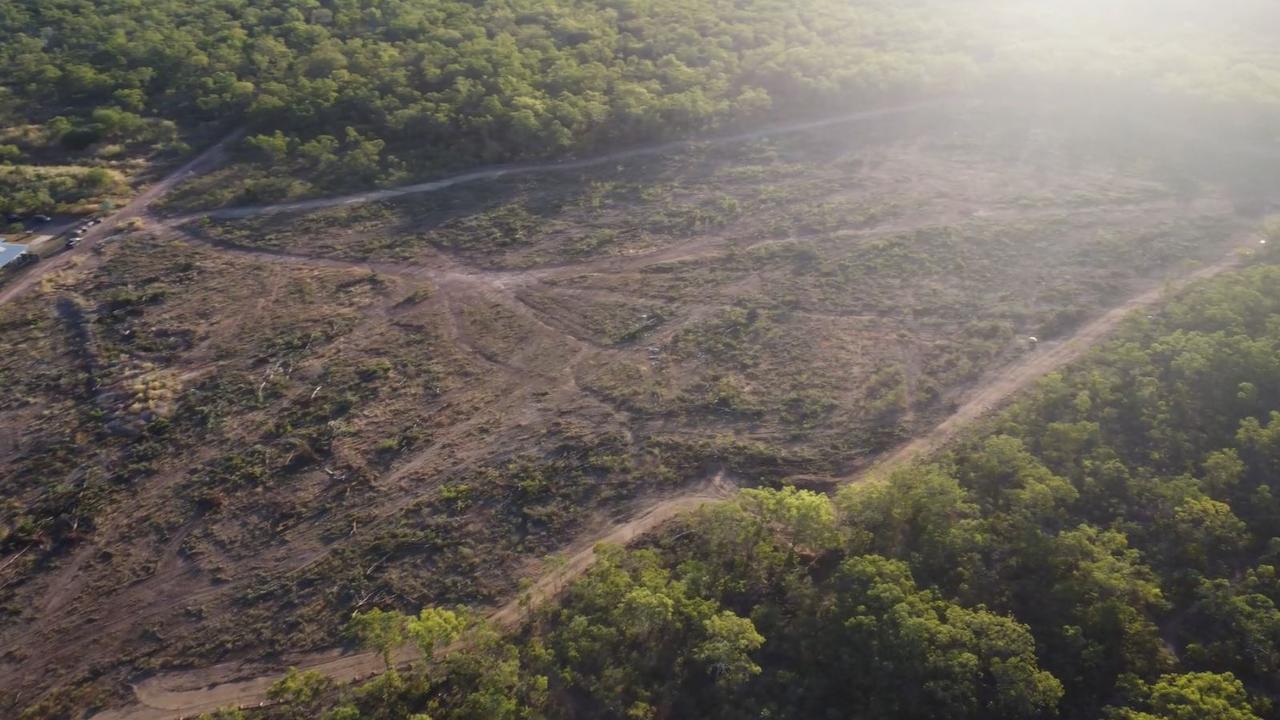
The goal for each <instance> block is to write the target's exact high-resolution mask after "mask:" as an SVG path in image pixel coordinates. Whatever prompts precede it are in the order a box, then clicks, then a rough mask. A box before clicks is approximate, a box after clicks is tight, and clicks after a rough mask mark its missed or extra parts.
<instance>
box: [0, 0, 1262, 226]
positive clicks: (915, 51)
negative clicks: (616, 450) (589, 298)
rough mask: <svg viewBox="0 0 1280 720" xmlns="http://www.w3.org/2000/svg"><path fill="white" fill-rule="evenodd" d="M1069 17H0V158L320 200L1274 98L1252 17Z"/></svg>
mask: <svg viewBox="0 0 1280 720" xmlns="http://www.w3.org/2000/svg"><path fill="white" fill-rule="evenodd" d="M1059 5H1062V7H1059ZM1070 5H1071V8H1070V9H1064V8H1065V6H1066V4H1056V3H1043V2H1033V1H1032V0H967V1H964V2H949V1H948V2H943V1H941V0H906V1H902V0H857V1H856V2H850V1H848V0H802V1H801V2H781V1H779V0H750V1H748V2H731V1H730V0H481V1H478V2H462V1H460V0H444V1H441V2H430V3H426V2H421V1H420V0H391V1H390V2H373V1H372V0H326V1H320V0H217V1H215V2H201V3H190V2H185V1H184V0H157V1H155V2H147V3H136V2H129V1H127V0H108V1H107V2H89V1H88V0H41V1H40V2H30V1H28V0H0V28H3V30H0V78H3V81H0V82H2V84H0V125H8V126H11V130H10V131H8V135H9V136H10V137H4V138H0V147H4V146H8V147H10V148H11V151H10V152H8V161H9V162H17V163H21V162H46V161H50V160H51V159H52V158H54V157H59V156H61V154H65V153H69V154H72V155H75V156H79V157H82V158H84V160H85V161H94V160H96V159H98V158H100V153H99V152H98V151H99V150H101V149H102V148H104V147H111V148H126V149H133V150H134V151H142V150H144V149H150V150H151V151H155V150H160V151H181V150H182V148H183V147H184V145H183V144H182V142H181V141H180V140H179V136H184V137H189V138H192V137H195V138H199V137H202V136H201V135H200V133H199V132H198V131H199V130H200V129H202V128H205V129H208V128H211V127H215V126H216V127H218V128H222V129H223V130H225V129H227V128H230V127H232V126H235V125H244V126H246V127H248V128H249V137H248V139H247V140H246V141H245V143H244V146H243V147H244V150H245V153H246V154H245V158H246V159H248V160H251V161H254V162H257V163H259V164H261V165H262V166H263V167H271V168H274V174H275V175H276V176H279V175H292V176H298V177H305V178H308V181H309V182H310V183H312V184H313V185H314V186H315V188H319V189H326V188H328V189H333V188H338V187H342V186H363V185H369V184H376V183H383V184H385V183H392V182H396V181H399V180H403V179H405V178H407V177H411V176H421V175H424V174H430V173H432V172H438V171H440V170H442V169H447V168H451V167H456V166H463V165H468V164H475V163H479V162H497V161H506V160H515V159H523V158H532V157H542V156H554V155H559V154H564V153H568V152H588V151H592V150H596V149H599V148H603V147H614V146H617V145H620V144H628V143H636V142H641V141H645V140H650V139H653V138H657V137H672V136H687V135H691V134H696V133H699V132H703V131H707V130H709V129H714V128H717V127H723V126H726V125H745V124H753V123H755V124H758V123H760V122H763V121H765V120H767V119H770V118H778V117H783V116H787V115H797V114H816V113H821V112H824V111H826V112H829V111H831V109H832V108H846V107H864V106H867V105H870V104H876V103H885V102H889V101H893V100H895V99H901V98H905V97H917V96H922V95H930V96H936V95H939V94H944V93H954V92H957V91H964V90H971V89H974V88H975V87H980V86H982V85H983V84H984V83H992V82H995V83H997V84H998V83H1004V82H1007V81H1013V80H1016V81H1017V82H1021V83H1029V84H1030V86H1032V87H1037V86H1041V85H1043V84H1044V83H1049V84H1050V85H1054V84H1057V83H1059V82H1072V83H1079V82H1086V83H1087V82H1104V81H1105V82H1106V83H1111V84H1115V83H1116V82H1121V83H1123V82H1126V81H1135V82H1138V83H1140V84H1142V85H1143V86H1144V87H1146V88H1147V89H1148V90H1150V91H1152V92H1159V93H1172V94H1174V95H1182V96H1190V97H1195V98H1198V99H1200V100H1211V101H1213V102H1215V103H1220V104H1222V103H1225V104H1228V105H1239V104H1240V103H1245V104H1247V105H1249V106H1250V107H1254V108H1258V107H1266V108H1270V109H1272V110H1274V109H1275V108H1276V107H1277V106H1278V105H1280V60H1278V59H1277V53H1276V52H1275V50H1274V48H1272V47H1269V46H1268V45H1267V44H1266V41H1265V37H1262V38H1259V37H1256V36H1255V33H1256V28H1258V27H1260V26H1261V27H1265V26H1266V24H1267V23H1268V22H1272V23H1274V22H1275V20H1276V18H1277V17H1278V11H1277V10H1276V9H1275V8H1270V9H1269V8H1268V6H1267V5H1266V4H1265V3H1260V2H1252V1H1249V2H1242V3H1238V8H1236V9H1234V10H1233V12H1232V13H1230V14H1229V15H1227V17H1228V18H1231V19H1232V22H1226V21H1223V20H1221V19H1219V20H1218V21H1217V22H1208V21H1207V20H1206V18H1208V17H1213V18H1218V17H1219V15H1212V14H1209V13H1207V12H1206V11H1207V10H1208V9H1210V8H1211V7H1215V6H1211V4H1209V3H1205V2H1190V1H1186V2H1182V3H1176V4H1173V5H1170V4H1169V3H1160V4H1159V5H1158V6H1157V5H1156V4H1154V3H1150V2H1146V1H1145V0H1129V2H1127V3H1072V4H1070ZM1117 8H1119V9H1117ZM1190 21H1194V22H1195V23H1196V24H1195V29H1196V31H1197V32H1196V34H1194V35H1191V34H1189V33H1188V32H1187V24H1188V22H1190ZM1042 89H1043V88H1042ZM1051 92H1052V91H1051ZM3 161H4V160H3V159H0V162H3ZM282 171H283V172H282ZM268 185H270V184H269V183H265V184H264V186H263V187H261V188H259V193H260V194H262V195H265V196H268V197H273V196H274V197H279V196H285V195H289V194H296V193H297V192H298V190H297V189H296V188H294V189H290V187H289V185H288V183H287V182H285V181H278V182H277V183H276V186H270V187H268ZM309 191H311V190H310V189H303V190H302V192H309ZM26 205H31V203H30V202H28V203H26Z"/></svg>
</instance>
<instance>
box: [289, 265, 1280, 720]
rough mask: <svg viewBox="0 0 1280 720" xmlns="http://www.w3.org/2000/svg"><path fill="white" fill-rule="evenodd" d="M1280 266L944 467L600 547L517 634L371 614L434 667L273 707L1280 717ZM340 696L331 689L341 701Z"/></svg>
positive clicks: (299, 686) (449, 619)
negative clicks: (631, 547)
mask: <svg viewBox="0 0 1280 720" xmlns="http://www.w3.org/2000/svg"><path fill="white" fill-rule="evenodd" d="M1278 401H1280V267H1277V266H1275V265H1256V266H1254V267H1252V268H1249V269H1246V270H1243V271H1240V272H1237V273H1234V274H1232V275H1230V276H1227V277H1222V278H1220V279H1218V280H1214V281H1209V282H1206V283H1202V284H1201V285H1199V286H1197V287H1195V288H1194V289H1193V290H1192V291H1190V292H1188V293H1186V294H1184V296H1182V297H1181V298H1180V299H1177V300H1175V301H1173V302H1171V303H1169V304H1168V306H1167V307H1166V308H1164V309H1163V310H1162V311H1160V312H1159V314H1157V315H1153V316H1149V317H1138V318H1134V319H1133V320H1131V321H1130V322H1129V323H1128V325H1127V326H1126V327H1125V329H1124V330H1123V332H1122V333H1121V334H1120V337H1118V338H1117V339H1116V340H1114V341H1112V342H1110V343H1108V344H1107V345H1106V346H1105V347H1104V348H1102V349H1101V350H1099V351H1097V352H1095V353H1094V354H1093V355H1092V356H1091V357H1090V358H1089V359H1087V360H1086V361H1083V362H1081V363H1079V364H1077V365H1076V366H1074V367H1072V368H1070V369H1069V370H1067V371H1065V372H1061V373H1057V374H1054V375H1052V376H1050V377H1047V378H1046V379H1045V380H1044V381H1042V382H1041V383H1040V384H1039V385H1038V386H1037V387H1036V388H1035V389H1034V390H1033V391H1032V392H1030V393H1028V395H1027V396H1026V397H1024V399H1022V400H1021V401H1019V402H1018V403H1017V404H1016V405H1014V406H1013V407H1012V408H1011V409H1009V410H1008V411H1007V412H1004V413H1002V414H1001V416H1000V417H999V418H998V419H997V420H996V421H994V423H993V424H992V425H991V426H990V427H988V428H987V429H986V430H985V431H984V433H983V434H982V435H981V436H980V437H976V438H975V439H972V440H969V441H966V442H965V443H963V444H961V445H959V446H958V447H956V448H954V449H953V450H951V451H950V452H949V453H948V454H947V455H945V456H943V457H942V458H941V459H939V460H938V461H936V462H934V463H933V464H930V465H926V466H922V467H914V468H911V469H908V470H903V471H899V472H896V473H895V474H894V475H893V476H892V477H890V478H888V479H887V480H883V481H877V482H871V483H867V484H862V485H856V486H851V487H849V488H846V489H844V490H843V491H841V492H840V493H838V495H837V496H836V497H834V498H828V497H826V496H823V495H818V494H814V493H811V492H804V491H798V490H795V489H782V490H769V489H757V490H745V491H743V492H741V493H740V494H739V495H738V497H737V498H736V499H735V500H733V501H732V502H729V503H725V504H722V505H718V506H715V507H711V508H709V509H705V510H703V511H701V512H699V513H698V514H697V515H695V516H694V517H692V518H690V519H688V520H687V521H686V522H685V524H684V526H683V527H681V528H678V529H677V531H676V532H673V533H671V534H669V535H668V536H666V537H665V538H664V539H661V540H658V541H655V545H654V546H653V547H650V548H648V549H644V550H636V551H622V550H618V549H610V550H606V551H605V552H604V555H603V558H602V559H601V560H600V561H599V562H598V563H597V564H596V565H595V566H594V567H593V568H592V569H591V570H590V571H589V572H588V573H587V574H586V576H585V577H583V578H582V579H581V580H579V581H577V582H575V583H574V584H573V585H572V586H571V587H569V588H568V589H567V591H566V592H565V594H564V596H563V599H562V601H561V602H560V603H559V604H558V605H557V606H556V607H554V608H550V609H547V610H543V611H540V612H538V613H536V614H535V615H534V617H533V619H532V622H531V624H530V625H529V626H528V628H527V629H526V631H525V632H524V633H523V634H522V635H520V636H518V637H514V638H506V639H504V638H502V637H500V636H499V635H498V634H497V633H495V632H494V631H493V630H492V629H491V628H488V627H486V626H485V624H484V623H483V622H480V621H476V620H474V619H472V620H468V619H467V618H465V617H463V616H461V615H458V614H456V613H454V612H452V611H447V610H440V609H428V610H426V611H423V613H422V614H421V615H419V616H414V617H405V616H402V615H399V614H398V613H396V612H385V613H384V612H382V611H372V612H367V613H359V614H357V615H356V618H355V619H354V620H353V623H352V631H353V633H354V637H356V638H358V639H360V640H362V641H363V642H364V643H365V644H366V645H369V646H371V647H378V648H380V649H382V650H383V651H384V652H386V653H387V657H388V660H391V657H392V656H391V654H390V653H391V652H392V651H393V650H394V649H395V648H396V647H398V646H399V645H400V644H402V643H403V642H406V641H409V640H412V641H416V642H417V643H418V644H419V645H420V646H421V647H422V648H423V651H424V656H425V657H431V658H433V660H432V661H431V662H419V663H417V664H416V665H414V666H413V667H412V668H411V669H410V670H409V671H407V672H396V671H392V672H388V673H386V674H384V675H382V676H380V677H379V678H378V679H376V680H374V681H372V682H370V683H366V684H365V685H363V686H361V687H359V688H357V689H355V690H350V691H341V692H336V691H334V690H333V689H332V688H331V687H329V686H328V685H327V683H325V682H324V681H323V680H322V679H321V678H319V677H317V676H314V675H307V674H302V675H296V674H295V675H293V676H291V677H290V678H289V679H288V680H287V681H285V682H282V683H281V684H280V685H279V686H277V688H276V690H275V696H276V697H277V699H280V700H282V701H283V705H282V706H280V708H278V709H276V710H274V711H273V712H275V713H278V714H279V715H280V716H281V717H285V716H288V717H314V716H317V715H318V716H320V717H323V718H327V719H328V720H356V719H363V720H382V719H386V720H399V719H401V718H408V717H431V718H437V720H439V719H440V718H541V717H550V718H571V717H581V718H588V717H589V718H682V717H699V718H797V719H799V718H825V717H830V718H837V717H839V718H867V719H868V720H870V719H871V718H895V719H899V720H908V719H913V718H920V719H923V718H932V719H936V718H957V719H959V718H975V719H977V718H982V719H984V720H992V719H1000V718H1009V719H1012V718H1049V717H1063V718H1080V719H1081V720H1083V719H1085V718H1090V719H1092V718H1111V719H1113V720H1183V719H1187V720H1190V719H1191V718H1206V719H1207V718H1213V719H1215V720H1253V719H1256V718H1280V704H1277V701H1280V575H1278V574H1277V568H1278V567H1280V497H1277V492H1276V491H1275V490H1274V486H1275V481H1276V479H1277V478H1278V477H1280V412H1277V407H1278V405H1277V402H1278ZM326 708H327V709H326Z"/></svg>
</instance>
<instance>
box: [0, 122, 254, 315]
mask: <svg viewBox="0 0 1280 720" xmlns="http://www.w3.org/2000/svg"><path fill="white" fill-rule="evenodd" d="M240 135H241V131H240V130H236V131H234V132H232V133H230V134H229V135H227V136H226V137H224V138H223V139H222V140H220V141H218V142H217V143H216V144H214V145H213V146H212V147H210V148H209V149H207V150H205V151H204V152H202V153H200V154H199V155H197V156H196V157H195V158H193V159H191V160H190V161H188V162H187V163H185V164H184V165H182V167H179V168H178V169H177V170H174V171H173V172H171V173H169V174H168V175H166V176H165V177H164V178H162V179H161V180H160V181H159V182H156V183H153V184H152V185H150V186H148V187H147V188H146V189H145V190H143V191H142V192H140V193H138V195H137V196H136V197H134V198H133V200H130V201H129V203H128V204H126V205H125V206H124V207H122V208H120V209H119V210H117V211H116V212H115V214H113V215H112V216H111V217H108V218H106V219H104V220H103V222H102V223H100V224H98V225H95V226H93V227H92V228H89V230H88V232H86V233H85V234H84V237H82V238H81V239H80V243H79V245H78V246H77V247H76V248H75V249H74V250H69V251H66V252H63V253H60V254H59V255H57V256H55V257H53V258H51V259H49V260H45V261H43V262H40V263H37V264H36V265H33V266H32V267H30V268H28V269H27V271H26V272H25V273H23V274H21V275H19V276H18V277H16V278H14V279H13V281H12V282H10V283H9V284H8V285H5V286H4V287H3V288H0V304H4V303H7V302H9V301H11V300H13V299H14V298H16V297H18V296H19V295H21V294H22V293H24V292H26V291H27V290H29V289H30V288H32V287H33V286H35V285H36V284H37V283H39V282H40V280H41V279H42V278H44V277H46V276H47V275H49V274H50V273H53V272H56V271H58V270H65V269H67V268H70V267H73V266H75V265H76V264H77V263H80V262H83V261H84V260H85V259H87V258H92V257H94V256H93V255H92V254H91V251H92V250H93V246H94V245H97V244H98V243H99V242H101V241H102V239H103V238H105V237H107V236H108V235H110V234H111V233H113V232H116V231H117V229H119V227H120V226H121V225H122V224H123V223H125V222H128V221H129V220H131V219H133V218H136V217H142V216H144V215H146V214H147V212H148V211H149V210H150V208H151V204H152V203H154V202H155V201H156V200H159V199H160V198H161V197H164V195H166V194H167V193H168V192H169V191H170V190H172V189H173V187H174V186H175V185H177V184H178V183H179V182H182V181H183V180H184V179H186V178H187V177H189V176H191V175H194V174H196V173H200V172H204V171H206V170H208V169H209V168H211V167H213V166H214V165H217V164H218V163H219V162H220V161H221V160H222V155H223V152H224V151H225V150H226V148H227V145H229V144H231V143H232V142H234V141H235V140H237V139H239V137H240Z"/></svg>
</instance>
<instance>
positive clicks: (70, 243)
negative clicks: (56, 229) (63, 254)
mask: <svg viewBox="0 0 1280 720" xmlns="http://www.w3.org/2000/svg"><path fill="white" fill-rule="evenodd" d="M79 244H80V240H79V238H71V239H70V240H68V241H67V249H68V250H71V249H72V248H74V247H75V246H77V245H79Z"/></svg>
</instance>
